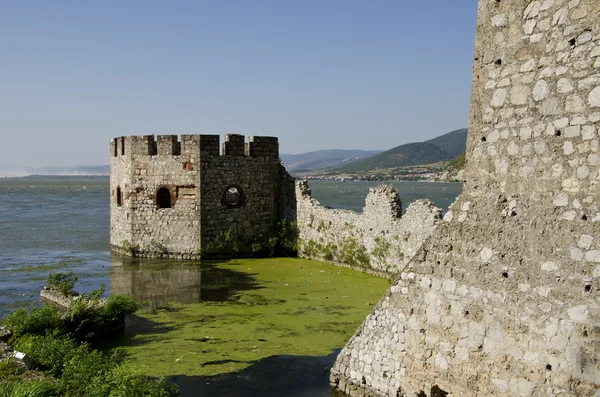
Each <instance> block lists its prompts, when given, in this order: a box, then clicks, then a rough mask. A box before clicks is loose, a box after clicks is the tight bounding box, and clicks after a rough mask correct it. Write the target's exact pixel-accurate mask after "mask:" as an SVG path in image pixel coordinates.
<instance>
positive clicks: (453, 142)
mask: <svg viewBox="0 0 600 397" xmlns="http://www.w3.org/2000/svg"><path fill="white" fill-rule="evenodd" d="M468 132H469V130H468V129H466V128H461V129H459V130H454V131H451V132H449V133H447V134H444V135H441V136H438V137H437V138H433V139H430V140H428V141H426V142H427V143H432V144H434V145H436V146H437V147H439V148H441V149H443V150H444V151H445V152H446V153H448V154H450V155H451V156H453V157H456V156H458V155H459V154H461V153H463V152H464V151H465V149H466V148H467V135H468Z"/></svg>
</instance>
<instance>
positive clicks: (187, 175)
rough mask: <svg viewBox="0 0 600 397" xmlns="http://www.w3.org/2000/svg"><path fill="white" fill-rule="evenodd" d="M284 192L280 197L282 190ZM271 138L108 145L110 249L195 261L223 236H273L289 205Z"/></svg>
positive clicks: (137, 140)
mask: <svg viewBox="0 0 600 397" xmlns="http://www.w3.org/2000/svg"><path fill="white" fill-rule="evenodd" d="M286 189H287V190H286ZM293 190H294V185H293V181H292V180H291V179H290V177H289V175H288V174H287V172H286V171H285V169H284V168H283V166H282V165H281V164H280V161H279V143H278V140H277V138H274V137H259V136H255V137H249V139H248V143H245V142H244V136H242V135H225V142H224V143H223V147H222V154H221V153H220V151H219V136H218V135H182V136H181V140H178V137H177V136H176V135H159V136H158V137H157V138H156V139H155V138H154V136H152V135H146V136H126V137H119V138H115V139H112V140H111V143H110V191H111V200H110V225H111V226H110V228H111V230H110V243H111V247H112V249H113V250H115V251H120V252H122V253H126V254H129V255H134V256H143V257H172V258H185V259H193V258H199V257H200V256H201V255H203V254H202V251H203V250H205V249H206V248H207V247H209V246H210V244H212V243H214V242H215V241H216V240H217V239H219V238H223V236H225V235H228V234H229V235H232V236H234V237H235V238H248V239H250V238H252V237H255V236H258V235H260V234H263V233H269V232H272V231H273V228H274V226H275V224H276V222H277V221H278V220H279V219H281V218H282V217H284V216H286V214H287V216H288V217H293V214H292V215H290V211H293V209H290V208H288V206H290V205H291V206H292V207H293V205H294V203H293V202H291V201H290V200H289V199H287V198H286V197H287V196H286V191H288V192H291V193H292V194H293Z"/></svg>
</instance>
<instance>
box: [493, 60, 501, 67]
mask: <svg viewBox="0 0 600 397" xmlns="http://www.w3.org/2000/svg"><path fill="white" fill-rule="evenodd" d="M494 63H495V64H496V65H498V66H502V59H496V62H494Z"/></svg>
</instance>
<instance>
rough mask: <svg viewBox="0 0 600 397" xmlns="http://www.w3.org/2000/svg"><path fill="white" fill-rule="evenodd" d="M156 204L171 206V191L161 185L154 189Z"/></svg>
mask: <svg viewBox="0 0 600 397" xmlns="http://www.w3.org/2000/svg"><path fill="white" fill-rule="evenodd" d="M156 206H157V207H158V208H171V191H170V190H169V189H168V188H166V187H161V188H160V189H158V190H157V191H156Z"/></svg>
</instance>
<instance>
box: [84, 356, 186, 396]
mask: <svg viewBox="0 0 600 397" xmlns="http://www.w3.org/2000/svg"><path fill="white" fill-rule="evenodd" d="M178 395H179V390H178V388H177V385H174V384H169V383H167V381H166V380H165V379H162V378H161V379H154V380H150V379H148V378H147V377H146V376H145V375H143V374H141V373H140V372H139V371H138V370H135V369H132V368H130V367H128V366H127V365H126V364H120V365H117V366H115V367H113V368H112V369H111V370H110V372H108V373H107V374H106V376H104V377H96V378H94V379H93V380H92V381H91V382H90V387H89V388H88V390H87V391H86V396H89V397H104V396H110V397H147V396H151V397H174V396H178Z"/></svg>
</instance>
